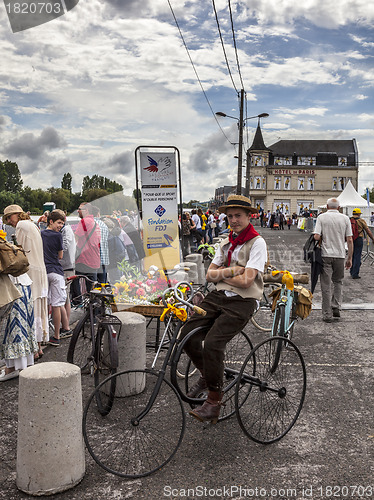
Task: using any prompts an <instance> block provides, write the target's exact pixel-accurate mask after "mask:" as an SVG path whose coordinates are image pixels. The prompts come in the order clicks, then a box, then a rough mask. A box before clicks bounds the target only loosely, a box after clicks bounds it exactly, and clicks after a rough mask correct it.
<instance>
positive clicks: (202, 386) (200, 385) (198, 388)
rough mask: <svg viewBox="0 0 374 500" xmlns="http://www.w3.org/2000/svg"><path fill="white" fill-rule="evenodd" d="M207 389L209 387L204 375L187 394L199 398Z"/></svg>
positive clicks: (189, 396)
mask: <svg viewBox="0 0 374 500" xmlns="http://www.w3.org/2000/svg"><path fill="white" fill-rule="evenodd" d="M206 389H208V386H207V385H206V380H205V378H204V377H203V376H201V377H200V378H199V380H198V381H197V382H196V384H194V385H193V386H192V387H191V389H190V390H189V391H188V392H187V394H186V396H187V397H188V398H197V397H198V396H199V395H200V394H201V393H202V392H204V391H206Z"/></svg>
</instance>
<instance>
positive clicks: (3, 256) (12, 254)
mask: <svg viewBox="0 0 374 500" xmlns="http://www.w3.org/2000/svg"><path fill="white" fill-rule="evenodd" d="M29 267H30V264H29V260H28V258H27V257H26V253H25V251H24V249H23V248H22V247H21V245H13V243H10V242H9V241H6V240H3V239H0V273H4V274H10V275H11V276H14V277H17V276H21V274H24V273H26V272H27V271H28V270H29Z"/></svg>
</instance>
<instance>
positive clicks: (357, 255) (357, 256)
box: [350, 208, 374, 280]
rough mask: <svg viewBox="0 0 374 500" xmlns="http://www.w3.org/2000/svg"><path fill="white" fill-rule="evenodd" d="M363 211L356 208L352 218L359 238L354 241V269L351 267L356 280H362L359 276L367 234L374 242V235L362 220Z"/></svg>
mask: <svg viewBox="0 0 374 500" xmlns="http://www.w3.org/2000/svg"><path fill="white" fill-rule="evenodd" d="M360 215H361V210H360V209H359V208H354V209H353V212H352V217H351V223H352V224H357V229H358V237H357V238H356V239H353V259H352V267H351V271H350V272H351V276H352V278H353V279H354V280H357V279H360V278H361V276H360V275H359V272H360V267H361V254H362V248H363V246H364V238H365V233H366V234H368V236H369V237H370V238H371V239H372V241H374V238H373V233H372V232H371V231H370V229H369V228H368V225H367V224H366V222H365V221H364V219H361V218H360Z"/></svg>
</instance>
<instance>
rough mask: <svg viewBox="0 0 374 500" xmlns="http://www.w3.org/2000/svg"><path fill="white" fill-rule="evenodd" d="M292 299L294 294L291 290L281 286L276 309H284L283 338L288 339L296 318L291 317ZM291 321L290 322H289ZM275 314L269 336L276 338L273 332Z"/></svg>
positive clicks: (275, 333)
mask: <svg viewBox="0 0 374 500" xmlns="http://www.w3.org/2000/svg"><path fill="white" fill-rule="evenodd" d="M294 298H295V293H294V291H293V290H288V289H287V288H286V286H285V285H282V289H281V293H280V297H279V299H278V301H277V305H276V309H278V308H279V307H284V308H285V315H284V320H285V324H284V336H285V337H290V331H291V330H292V327H293V326H294V325H295V323H296V318H294V317H293V305H294ZM290 319H291V321H290ZM275 323H276V314H274V319H273V327H272V329H271V336H272V337H274V336H277V335H278V333H277V332H276V331H274V330H275V327H276V324H275ZM282 335H283V334H282Z"/></svg>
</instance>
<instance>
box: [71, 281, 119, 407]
mask: <svg viewBox="0 0 374 500" xmlns="http://www.w3.org/2000/svg"><path fill="white" fill-rule="evenodd" d="M69 279H70V280H73V279H85V280H86V282H89V283H90V284H91V285H93V288H92V289H91V290H90V291H89V292H86V294H85V297H84V299H85V300H84V302H85V304H86V306H85V308H86V310H85V313H84V314H83V316H82V318H81V319H80V320H79V321H78V323H77V325H76V326H75V328H74V330H73V335H72V337H71V339H70V343H69V348H68V353H67V361H68V363H73V364H75V365H77V366H79V368H80V369H81V371H82V373H90V374H91V375H93V378H94V384H95V387H97V386H99V385H100V383H101V382H102V381H103V380H104V379H106V378H107V377H108V376H109V375H112V374H114V373H116V371H117V368H118V348H117V341H118V338H119V335H120V331H121V326H122V324H121V321H120V320H119V319H118V318H117V317H116V316H113V315H112V314H111V311H112V309H111V304H112V302H113V294H112V290H111V287H110V285H108V284H103V283H101V284H100V283H96V282H94V281H92V280H90V279H89V278H88V277H87V276H81V275H77V276H72V277H70V278H69ZM115 387H116V379H115V378H113V379H112V380H111V382H110V385H109V386H108V385H107V386H106V387H105V391H100V390H99V391H97V392H95V401H96V404H97V408H98V410H99V412H100V414H102V415H106V414H107V413H109V411H110V409H111V407H112V405H113V401H114V395H115Z"/></svg>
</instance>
